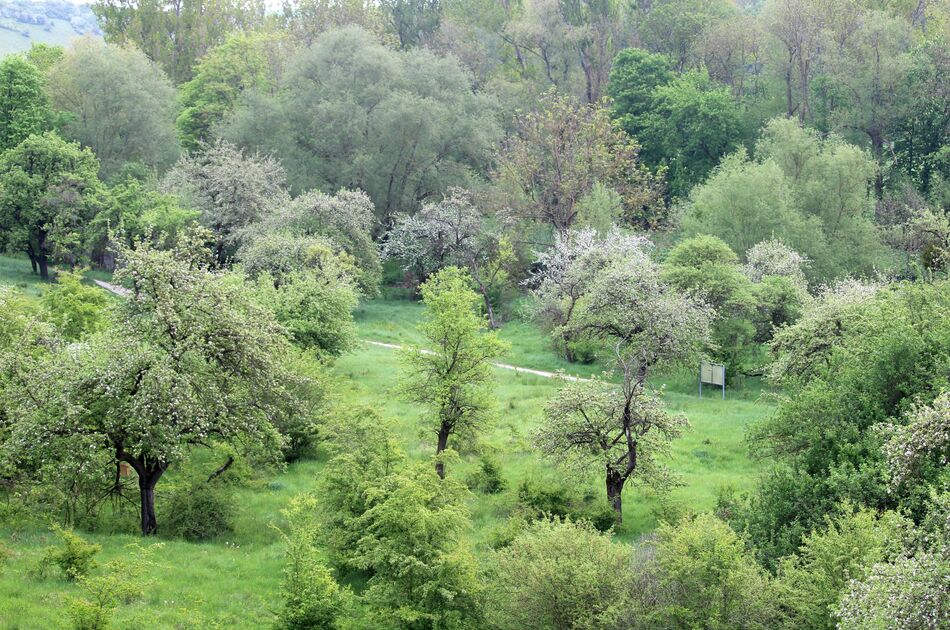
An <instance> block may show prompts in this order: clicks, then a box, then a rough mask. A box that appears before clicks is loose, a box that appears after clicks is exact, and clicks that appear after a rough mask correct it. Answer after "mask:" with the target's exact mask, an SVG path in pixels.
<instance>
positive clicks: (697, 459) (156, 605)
mask: <svg viewBox="0 0 950 630" xmlns="http://www.w3.org/2000/svg"><path fill="white" fill-rule="evenodd" d="M24 265H25V266H24ZM28 270H29V265H28V263H26V261H25V260H11V259H8V258H0V284H14V285H15V284H18V283H24V282H25V283H26V284H27V291H29V292H33V293H34V294H35V292H36V291H37V283H36V281H35V277H33V278H31V277H30V276H29V274H28ZM418 315H419V306H418V305H415V304H411V303H407V302H399V301H383V300H380V301H375V302H370V303H368V304H366V305H364V306H362V307H361V308H360V311H359V312H358V314H357V321H358V325H359V329H360V334H361V336H362V337H363V338H367V339H375V340H380V341H389V342H394V343H404V342H415V341H418V340H419V339H418V336H417V334H416V332H415V331H414V330H413V325H414V322H415V321H416V320H417V318H418ZM502 336H503V337H505V338H506V339H507V340H508V341H510V342H511V343H512V346H513V350H512V352H511V354H510V355H509V357H508V358H507V360H508V361H509V362H511V363H515V364H518V365H524V366H530V367H537V368H541V369H545V370H556V369H559V368H564V367H568V368H569V371H571V372H572V373H581V374H589V373H591V372H594V371H597V370H598V368H597V367H596V366H581V367H579V368H576V367H575V366H566V365H564V364H563V363H562V362H561V361H560V360H559V359H558V358H557V357H556V356H554V355H553V353H551V352H550V351H549V350H548V349H547V347H546V345H545V344H544V338H543V336H542V334H541V333H540V332H538V331H537V330H536V329H534V328H533V327H531V326H529V325H526V324H522V323H512V324H508V325H507V326H506V327H505V328H504V329H503V331H502ZM336 371H337V372H338V374H339V375H340V376H341V377H343V378H344V382H345V383H346V387H347V388H348V391H347V392H346V393H345V395H346V396H348V397H351V398H353V399H356V400H359V401H361V402H364V403H366V404H371V405H374V406H376V407H377V408H381V409H382V410H383V411H384V413H385V414H386V415H388V416H389V417H391V418H393V419H394V420H395V423H396V430H397V432H398V434H399V436H400V438H401V440H402V442H403V444H404V445H405V448H406V449H407V450H408V451H409V452H410V453H411V454H412V455H413V456H415V457H419V458H426V457H428V456H429V455H430V454H431V453H432V448H433V438H432V436H429V435H422V434H421V433H420V431H419V429H418V420H419V418H420V410H419V409H416V408H413V407H412V406H410V405H407V404H405V403H402V402H400V401H398V400H395V399H394V397H393V396H392V394H391V389H392V387H393V385H395V383H396V380H397V378H398V354H397V353H396V352H394V351H393V350H389V349H385V348H379V347H374V346H369V345H364V346H362V347H361V348H359V349H358V350H356V351H355V352H353V353H351V354H349V355H347V356H345V357H342V358H341V359H340V360H339V361H338V362H337V367H336ZM498 375H499V381H498V389H497V394H498V399H499V408H498V420H497V422H496V424H495V426H494V427H493V428H492V430H491V431H489V432H488V434H487V435H486V436H485V440H484V441H485V444H486V445H487V446H488V448H489V449H491V450H493V451H494V452H495V456H496V458H497V459H498V460H499V462H500V463H501V468H502V472H503V475H504V476H505V478H506V480H507V481H508V487H509V488H514V487H516V486H517V484H518V483H519V482H520V480H522V479H525V478H532V477H535V478H538V477H548V478H555V477H557V476H558V473H557V472H556V471H555V470H553V469H552V468H551V467H550V466H549V465H548V464H546V463H545V462H543V461H539V460H538V459H537V458H536V457H535V456H534V455H533V454H532V453H531V452H530V449H529V441H530V434H531V431H532V429H533V428H534V427H535V426H537V423H538V422H539V420H540V417H541V408H542V406H543V404H544V402H545V401H546V400H547V399H548V398H549V397H550V396H551V395H552V394H553V392H554V390H555V387H556V383H555V382H553V381H551V380H549V379H543V378H540V377H536V376H529V375H524V374H515V373H512V372H510V371H502V370H499V371H498ZM669 384H670V388H669V389H670V391H669V392H668V393H667V402H668V404H669V406H670V407H671V408H672V409H674V410H676V411H682V412H684V413H686V414H687V416H688V417H689V419H690V422H691V423H692V430H691V431H690V432H689V433H687V434H686V435H685V436H684V437H683V438H682V439H680V440H679V441H677V442H676V445H675V447H674V449H673V459H672V461H671V462H670V464H671V466H672V467H673V468H674V469H675V470H676V471H677V472H678V473H679V474H680V476H681V479H682V481H683V482H684V485H683V486H682V487H680V488H677V489H676V490H675V491H674V493H673V500H674V501H675V502H676V503H678V504H680V505H682V506H687V507H689V509H692V510H703V509H709V508H711V507H713V505H714V503H715V499H716V494H717V491H718V489H719V488H720V487H722V486H725V485H732V486H734V487H736V488H737V489H740V490H741V489H744V488H748V487H749V486H750V484H751V483H752V481H753V478H754V475H755V473H756V467H755V465H754V464H753V463H752V462H750V461H749V459H748V458H747V457H746V453H745V446H744V444H743V442H742V434H743V431H744V428H745V426H746V425H747V424H748V423H749V422H750V421H752V420H753V419H755V418H757V417H761V416H762V415H763V414H766V413H769V411H770V407H769V406H767V405H764V404H759V403H756V402H755V401H754V400H727V401H726V402H720V401H718V400H714V399H704V400H702V401H700V400H698V399H697V398H696V397H695V396H694V395H692V393H691V388H692V382H691V379H690V378H688V377H684V378H682V379H670V383H669ZM474 460H475V458H474V456H472V455H466V456H464V457H463V460H462V461H461V462H460V463H459V464H458V466H457V469H456V470H452V469H450V471H449V474H457V475H465V474H466V473H467V472H468V471H469V470H471V469H473V467H474V466H475V461H474ZM321 467H322V463H321V462H319V461H311V462H301V463H298V464H294V465H291V466H290V467H288V469H287V471H286V472H284V473H283V474H280V475H278V476H276V477H275V478H273V479H263V480H260V481H258V482H256V483H255V484H253V486H252V487H248V488H243V489H241V490H240V491H239V499H240V500H239V504H240V506H241V507H240V511H239V514H238V517H237V522H236V527H235V531H234V533H233V534H232V535H230V536H228V537H227V538H226V539H222V540H218V541H214V542H211V543H205V544H191V543H185V542H179V541H163V543H164V545H165V547H164V549H163V551H162V553H161V556H160V558H161V562H162V564H163V565H164V566H165V567H167V570H163V571H161V576H160V577H159V579H158V581H157V583H156V585H155V588H154V589H153V590H151V591H150V592H149V593H148V595H147V596H146V597H145V598H144V599H142V600H141V601H138V602H136V603H134V604H132V605H129V606H125V607H123V608H121V609H120V611H119V613H118V615H117V621H118V622H120V625H123V626H125V625H133V624H135V622H136V621H137V620H139V621H140V622H141V621H142V620H145V619H147V620H149V621H148V626H149V627H168V628H171V627H208V624H209V623H210V621H211V620H214V621H217V622H220V623H222V624H226V625H228V626H231V627H235V628H257V627H262V626H264V625H266V624H267V621H268V620H269V619H270V618H271V615H272V611H273V610H275V609H276V607H277V606H278V600H277V591H278V588H279V581H280V577H281V563H282V560H281V546H280V544H279V543H278V542H277V540H276V535H275V533H274V532H273V529H272V528H271V525H272V524H274V523H279V522H280V514H279V512H280V510H281V509H282V508H283V507H284V506H285V505H286V504H287V502H288V501H289V500H290V498H291V497H293V496H295V495H298V494H301V493H303V492H307V491H308V490H311V489H312V488H313V487H314V485H315V482H316V479H317V477H318V476H319V471H320V468H321ZM587 483H588V484H589V487H590V489H591V491H592V492H595V493H598V494H597V496H602V494H603V490H602V488H601V482H600V481H599V480H598V479H596V478H591V479H590V480H589V481H588V482H587ZM160 495H161V486H160V487H159V497H158V503H159V505H158V510H159V518H161V496H160ZM624 499H625V510H624V518H625V524H624V528H623V529H622V530H621V531H620V532H619V533H618V536H619V537H620V538H622V539H626V540H630V539H633V538H635V537H636V536H638V535H639V534H641V533H643V532H645V531H649V530H650V529H651V528H652V527H654V526H655V523H656V519H655V516H654V514H653V513H652V510H653V508H654V507H655V506H656V501H655V500H654V499H653V498H651V497H650V496H648V495H647V494H646V493H644V492H643V491H640V490H638V489H635V488H631V489H629V490H628V491H627V492H625V494H624ZM512 505H513V493H512V492H506V493H502V494H500V495H494V496H486V495H482V494H479V495H476V496H475V497H474V498H473V501H472V506H471V507H472V515H473V522H474V526H475V531H474V540H475V543H476V545H477V546H478V548H480V549H481V548H484V543H485V541H486V540H487V538H488V537H489V536H490V535H491V533H492V531H493V530H494V529H495V528H497V527H499V526H500V525H501V524H502V523H503V519H504V517H505V516H506V515H507V513H508V512H509V510H510V509H511V507H512ZM88 537H89V538H90V539H92V540H94V541H96V542H98V543H100V544H101V545H102V546H103V552H102V553H101V554H100V559H101V561H103V562H104V561H107V560H108V559H109V558H111V557H114V556H115V555H116V554H119V553H121V552H122V548H123V546H124V545H125V544H128V543H129V542H132V541H133V540H136V538H135V537H132V536H118V535H89V536H88ZM0 542H3V543H4V544H5V545H6V546H7V547H8V548H10V549H12V550H13V552H14V553H13V556H12V557H11V559H10V560H9V561H8V563H7V566H6V569H5V570H0V620H3V624H2V626H3V627H4V628H48V627H55V626H57V625H58V624H59V623H60V622H61V621H62V618H63V610H64V606H65V602H66V597H67V596H68V595H70V594H72V593H74V592H75V591H74V590H73V589H74V587H72V586H70V585H68V584H66V583H65V582H62V581H60V580H58V579H51V580H47V581H45V582H37V581H33V580H30V579H25V578H24V574H25V571H26V570H27V569H28V567H29V566H31V564H32V563H34V562H35V561H36V559H37V558H38V557H39V555H40V553H41V550H42V547H43V545H45V544H48V537H47V535H46V534H45V533H44V532H42V531H40V530H26V531H21V532H14V531H11V530H10V529H9V528H7V529H0ZM189 620H190V621H189ZM191 622H194V623H195V626H192V625H190V623H191Z"/></svg>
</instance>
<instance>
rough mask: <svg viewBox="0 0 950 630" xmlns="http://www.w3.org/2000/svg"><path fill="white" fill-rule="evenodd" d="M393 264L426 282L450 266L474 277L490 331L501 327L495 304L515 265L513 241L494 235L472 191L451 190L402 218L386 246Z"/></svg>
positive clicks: (399, 218) (392, 231)
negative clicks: (399, 262) (510, 267)
mask: <svg viewBox="0 0 950 630" xmlns="http://www.w3.org/2000/svg"><path fill="white" fill-rule="evenodd" d="M383 252H384V254H385V255H386V257H388V258H393V259H397V260H400V261H402V262H403V263H404V264H405V265H406V270H407V271H409V270H412V271H415V272H416V274H417V277H418V278H419V279H420V280H422V279H425V278H426V277H427V276H429V275H431V274H432V273H434V272H436V271H438V270H440V269H444V268H445V267H449V266H456V267H463V268H465V269H468V272H469V274H471V277H472V280H473V281H474V286H475V287H476V289H477V290H478V292H479V293H480V294H481V296H482V301H483V302H484V305H485V313H486V314H487V315H488V326H489V328H491V329H495V328H497V327H498V322H497V320H496V316H495V308H494V305H493V304H492V302H493V300H495V299H496V298H495V293H496V291H497V290H498V289H499V288H500V286H501V285H502V284H503V283H504V282H505V281H506V280H507V278H508V274H507V272H506V267H508V266H509V265H510V264H511V262H513V259H514V252H513V250H512V247H511V243H510V241H509V240H508V239H507V238H506V237H504V236H501V235H500V234H499V233H498V231H497V230H492V228H491V227H490V223H489V221H488V220H487V218H486V217H484V216H483V215H482V213H481V211H480V210H479V209H478V208H477V207H476V206H475V204H474V203H473V202H472V195H471V193H470V192H469V191H467V190H464V189H461V188H451V189H449V191H448V194H447V195H446V196H445V197H444V198H443V199H442V201H441V202H439V203H427V204H424V205H423V206H422V208H421V209H420V210H419V212H417V213H416V214H415V215H412V216H409V215H399V216H397V217H396V224H395V225H394V226H393V229H392V230H390V232H389V234H388V235H387V237H386V242H385V244H384V246H383Z"/></svg>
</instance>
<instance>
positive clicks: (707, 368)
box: [699, 362, 726, 400]
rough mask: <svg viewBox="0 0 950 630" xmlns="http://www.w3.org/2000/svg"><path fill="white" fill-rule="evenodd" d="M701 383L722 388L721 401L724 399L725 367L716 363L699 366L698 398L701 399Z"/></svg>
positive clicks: (704, 363)
mask: <svg viewBox="0 0 950 630" xmlns="http://www.w3.org/2000/svg"><path fill="white" fill-rule="evenodd" d="M703 383H706V384H709V385H718V386H719V387H721V388H722V399H723V400H725V399H726V366H725V365H719V364H718V363H706V362H703V363H700V364H699V397H700V398H702V397H703Z"/></svg>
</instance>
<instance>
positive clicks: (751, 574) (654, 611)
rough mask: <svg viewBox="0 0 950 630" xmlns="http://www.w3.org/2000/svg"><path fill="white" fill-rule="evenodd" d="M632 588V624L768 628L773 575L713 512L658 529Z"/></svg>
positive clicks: (636, 626)
mask: <svg viewBox="0 0 950 630" xmlns="http://www.w3.org/2000/svg"><path fill="white" fill-rule="evenodd" d="M656 535H657V538H656V543H655V544H656V546H655V551H654V554H655V555H654V556H653V557H652V558H650V557H649V555H646V556H645V557H643V558H642V562H643V566H641V567H640V572H638V574H637V576H636V578H635V583H634V586H633V592H634V597H635V604H634V606H633V610H632V611H631V615H630V617H631V621H632V624H633V627H634V628H656V627H661V628H696V627H703V628H722V629H726V628H762V629H765V628H769V627H772V625H771V621H770V619H771V614H772V606H773V605H774V604H773V602H772V600H771V597H770V593H769V578H768V574H766V573H765V571H763V570H762V569H761V568H760V567H759V566H758V565H757V564H756V562H755V560H754V559H753V558H752V556H751V555H750V554H749V553H748V552H747V550H746V548H745V545H744V544H743V541H742V540H741V539H740V538H739V537H738V536H737V535H736V534H735V532H733V531H732V530H731V529H730V528H729V525H727V524H726V523H724V522H723V521H721V520H719V519H718V518H716V517H715V516H712V515H710V514H702V515H699V516H697V517H696V518H694V519H686V520H683V521H681V522H680V523H679V524H678V525H669V524H662V525H661V526H660V528H659V529H658V530H657V533H656Z"/></svg>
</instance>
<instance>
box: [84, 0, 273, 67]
mask: <svg viewBox="0 0 950 630" xmlns="http://www.w3.org/2000/svg"><path fill="white" fill-rule="evenodd" d="M92 10H93V13H95V14H96V17H97V18H98V22H99V26H100V27H101V28H102V30H103V31H104V32H105V39H106V41H107V42H109V43H112V44H131V45H132V46H134V47H136V48H138V49H140V50H142V52H144V53H145V54H146V55H148V57H149V59H151V60H152V61H154V62H155V63H157V64H159V65H161V66H162V68H164V70H165V72H166V74H168V76H169V77H171V79H172V80H173V81H174V82H175V83H181V82H182V81H187V80H188V79H190V78H191V76H192V68H193V66H194V64H195V61H197V60H198V59H200V58H201V57H203V56H204V54H205V53H206V52H207V51H208V50H210V49H211V48H213V47H214V46H216V45H218V44H220V43H222V42H223V41H224V40H225V39H226V38H227V36H228V35H229V34H230V33H232V32H234V31H240V30H245V31H252V30H254V28H255V27H257V26H260V25H262V24H263V22H264V13H265V11H264V3H263V2H259V1H258V0H222V1H220V2H206V1H205V0H176V1H175V2H167V1H166V0H143V1H139V2H129V1H128V0H99V1H98V2H96V3H95V4H93V5H92Z"/></svg>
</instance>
